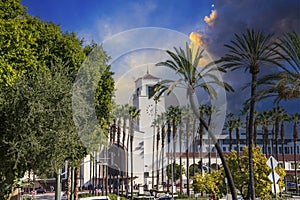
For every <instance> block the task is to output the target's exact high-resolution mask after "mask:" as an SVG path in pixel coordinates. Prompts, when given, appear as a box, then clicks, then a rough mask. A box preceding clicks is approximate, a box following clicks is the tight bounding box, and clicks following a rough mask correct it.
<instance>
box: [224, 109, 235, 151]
mask: <svg viewBox="0 0 300 200" xmlns="http://www.w3.org/2000/svg"><path fill="white" fill-rule="evenodd" d="M226 119H227V122H226V124H225V127H226V128H228V135H229V151H231V150H232V131H233V129H234V127H235V124H234V119H233V113H228V114H227V116H226Z"/></svg>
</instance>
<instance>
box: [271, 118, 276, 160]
mask: <svg viewBox="0 0 300 200" xmlns="http://www.w3.org/2000/svg"><path fill="white" fill-rule="evenodd" d="M274 144H275V124H273V125H272V146H271V154H272V155H274Z"/></svg>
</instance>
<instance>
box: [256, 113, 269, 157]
mask: <svg viewBox="0 0 300 200" xmlns="http://www.w3.org/2000/svg"><path fill="white" fill-rule="evenodd" d="M270 117H271V115H270V112H269V111H268V110H263V111H262V112H260V113H259V114H258V118H259V121H260V122H261V125H262V136H263V153H265V154H266V155H268V136H269V128H268V125H269V122H270Z"/></svg>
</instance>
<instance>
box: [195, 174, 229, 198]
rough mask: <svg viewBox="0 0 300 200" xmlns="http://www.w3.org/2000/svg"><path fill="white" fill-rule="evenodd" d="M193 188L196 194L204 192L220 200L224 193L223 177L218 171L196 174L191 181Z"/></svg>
mask: <svg viewBox="0 0 300 200" xmlns="http://www.w3.org/2000/svg"><path fill="white" fill-rule="evenodd" d="M193 187H194V191H195V192H197V193H199V192H206V193H209V194H210V196H212V197H214V198H220V197H222V196H223V195H224V194H225V193H226V187H225V176H224V174H223V173H222V171H220V170H215V171H212V172H211V173H203V174H196V175H195V176H194V179H193Z"/></svg>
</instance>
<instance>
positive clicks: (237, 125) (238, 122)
mask: <svg viewBox="0 0 300 200" xmlns="http://www.w3.org/2000/svg"><path fill="white" fill-rule="evenodd" d="M241 126H242V120H241V118H239V117H237V118H235V119H234V128H235V135H236V149H237V151H236V152H237V155H238V156H240V127H241Z"/></svg>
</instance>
